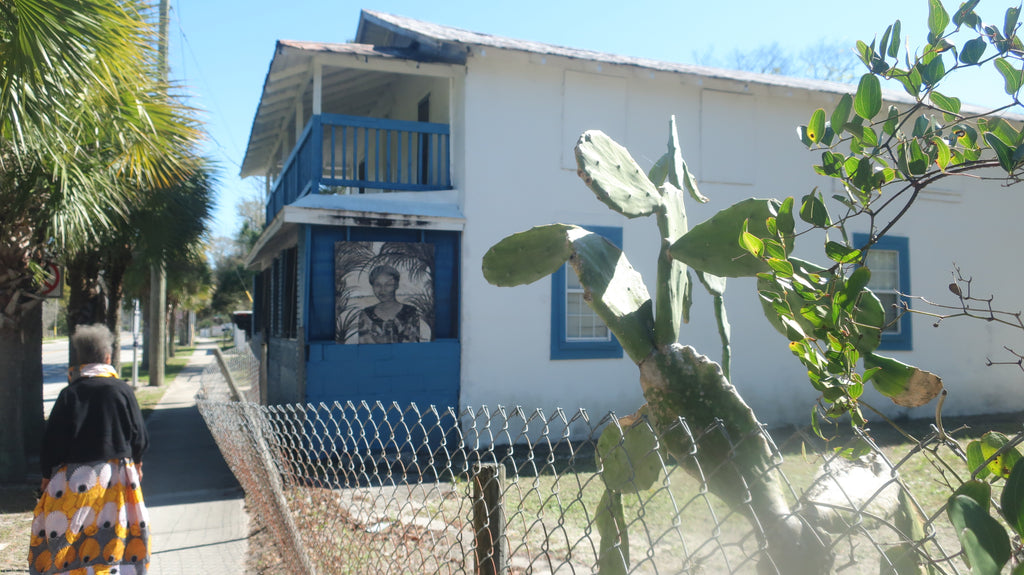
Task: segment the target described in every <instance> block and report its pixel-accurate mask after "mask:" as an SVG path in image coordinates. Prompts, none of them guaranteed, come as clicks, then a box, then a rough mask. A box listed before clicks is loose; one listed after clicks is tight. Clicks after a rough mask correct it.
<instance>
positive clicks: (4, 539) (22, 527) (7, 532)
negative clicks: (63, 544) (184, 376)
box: [0, 347, 195, 573]
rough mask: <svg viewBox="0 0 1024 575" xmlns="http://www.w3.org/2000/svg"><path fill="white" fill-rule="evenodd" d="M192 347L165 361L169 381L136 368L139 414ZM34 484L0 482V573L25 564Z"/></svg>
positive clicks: (127, 371) (124, 372)
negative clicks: (157, 382) (157, 381)
mask: <svg viewBox="0 0 1024 575" xmlns="http://www.w3.org/2000/svg"><path fill="white" fill-rule="evenodd" d="M193 351H195V348H193V347H181V348H178V349H177V351H176V353H175V356H174V357H173V358H170V359H169V360H168V361H167V367H166V368H164V379H165V381H167V382H168V383H167V384H165V385H161V386H159V387H149V386H148V384H149V373H148V372H146V371H144V370H140V371H139V388H138V389H137V390H135V397H136V398H137V399H138V401H139V407H140V408H142V414H143V416H145V417H149V414H150V413H152V412H153V410H154V409H155V408H156V405H157V403H159V402H160V399H161V398H162V397H163V396H164V393H165V392H166V391H167V388H168V387H169V382H171V381H173V380H174V377H175V376H177V375H178V373H179V372H181V370H182V369H184V368H185V364H187V363H188V360H189V358H190V357H192V352H193ZM121 378H122V379H124V380H125V381H127V382H129V383H131V378H132V366H131V364H128V365H124V366H122V367H121ZM36 487H37V486H36V485H7V486H3V485H0V573H4V572H7V571H11V572H14V573H21V572H26V573H27V571H25V570H26V569H27V568H28V565H27V564H26V563H25V560H26V557H27V554H28V534H29V528H30V527H31V525H32V509H33V507H34V506H35V493H34V490H35V488H36Z"/></svg>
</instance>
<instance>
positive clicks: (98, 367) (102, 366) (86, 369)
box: [78, 363, 117, 377]
mask: <svg viewBox="0 0 1024 575" xmlns="http://www.w3.org/2000/svg"><path fill="white" fill-rule="evenodd" d="M78 370H79V371H78V376H79V377H117V372H116V371H114V366H112V365H110V364H109V363H85V364H82V365H80V366H78Z"/></svg>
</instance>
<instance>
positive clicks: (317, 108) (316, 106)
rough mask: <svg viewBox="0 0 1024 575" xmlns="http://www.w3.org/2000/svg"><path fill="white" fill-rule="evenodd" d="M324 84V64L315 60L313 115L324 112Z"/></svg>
mask: <svg viewBox="0 0 1024 575" xmlns="http://www.w3.org/2000/svg"><path fill="white" fill-rule="evenodd" d="M323 85H324V65H323V64H321V63H320V62H318V61H316V60H314V61H313V115H314V116H317V115H320V114H321V113H322V111H323V110H322V109H321V108H322V102H323V98H322V96H323Z"/></svg>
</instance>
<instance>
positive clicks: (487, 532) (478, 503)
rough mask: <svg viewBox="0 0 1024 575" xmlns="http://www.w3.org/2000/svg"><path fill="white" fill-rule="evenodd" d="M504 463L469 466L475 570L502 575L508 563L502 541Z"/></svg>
mask: <svg viewBox="0 0 1024 575" xmlns="http://www.w3.org/2000/svg"><path fill="white" fill-rule="evenodd" d="M504 484H505V466H504V465H501V464H500V463H478V464H476V465H474V466H473V531H474V532H475V534H476V538H475V539H476V541H475V548H476V573H477V574H478V575H504V574H505V573H506V570H505V565H506V564H507V563H508V557H507V551H506V549H507V547H508V546H507V544H506V541H505V509H504V507H503V506H502V497H501V494H502V488H503V487H504Z"/></svg>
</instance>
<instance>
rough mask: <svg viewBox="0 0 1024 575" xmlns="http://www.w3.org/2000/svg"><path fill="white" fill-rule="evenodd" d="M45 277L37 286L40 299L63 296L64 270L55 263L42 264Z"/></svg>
mask: <svg viewBox="0 0 1024 575" xmlns="http://www.w3.org/2000/svg"><path fill="white" fill-rule="evenodd" d="M43 270H45V271H46V277H45V278H43V283H42V285H40V286H39V295H41V296H42V297H60V296H61V295H63V294H64V270H62V269H61V267H60V266H58V265H57V264H55V263H48V264H43Z"/></svg>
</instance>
